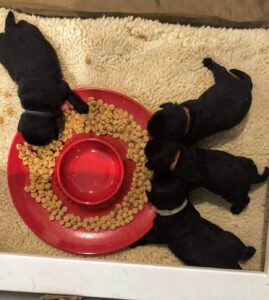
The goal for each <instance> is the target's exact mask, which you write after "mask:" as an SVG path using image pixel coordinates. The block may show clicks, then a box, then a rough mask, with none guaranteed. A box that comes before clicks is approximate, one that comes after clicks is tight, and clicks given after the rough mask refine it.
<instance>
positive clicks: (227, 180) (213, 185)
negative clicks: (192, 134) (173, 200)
mask: <svg viewBox="0 0 269 300" xmlns="http://www.w3.org/2000/svg"><path fill="white" fill-rule="evenodd" d="M145 154H146V157H147V159H148V162H147V163H146V167H147V168H148V169H149V170H154V171H159V172H160V171H162V172H169V171H172V172H173V174H174V176H176V177H177V178H178V179H180V180H181V181H182V182H183V183H184V184H185V185H186V186H187V187H188V189H194V188H197V187H204V188H206V189H208V190H209V191H211V192H213V193H215V194H218V195H221V196H222V197H223V198H224V199H226V200H227V201H228V202H230V203H232V207H231V212H232V213H233V214H239V213H241V212H242V211H243V209H244V208H245V207H246V206H247V205H248V203H249V201H250V198H249V196H248V193H249V191H250V188H251V185H252V184H257V183H261V182H264V181H265V180H266V179H267V178H268V176H269V169H268V168H267V167H266V168H265V170H264V172H263V174H262V175H259V174H258V170H257V167H256V165H255V163H254V162H253V160H252V159H249V158H246V157H242V156H234V155H232V154H229V153H227V152H224V151H219V150H209V149H199V148H197V149H196V148H190V147H187V146H183V145H181V144H179V143H177V142H175V141H171V140H157V139H153V140H150V141H149V142H148V143H147V145H146V148H145Z"/></svg>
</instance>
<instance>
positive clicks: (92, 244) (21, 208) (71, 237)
mask: <svg viewBox="0 0 269 300" xmlns="http://www.w3.org/2000/svg"><path fill="white" fill-rule="evenodd" d="M75 92H76V93H77V94H78V95H79V96H80V97H81V98H82V99H83V100H84V101H87V100H88V98H89V97H94V98H95V99H102V100H103V101H104V102H106V103H108V104H114V105H115V107H116V108H121V109H123V110H125V111H127V112H128V113H129V114H132V115H133V116H134V118H135V120H136V122H137V123H138V124H140V125H141V127H142V128H144V129H146V126H147V122H148V119H149V118H150V116H151V115H150V113H149V112H148V111H147V110H146V109H145V108H144V107H143V106H142V105H141V104H139V103H137V102H136V101H135V100H133V99H132V98H130V97H128V96H126V95H123V94H121V93H118V92H116V91H111V90H107V89H99V88H85V89H76V90H75ZM22 142H24V140H23V138H22V136H21V135H20V134H19V133H16V135H15V137H14V139H13V142H12V145H11V148H10V152H9V158H8V166H7V174H8V184H9V190H10V194H11V198H12V201H13V203H14V205H15V207H16V209H17V211H18V213H19V214H20V216H21V218H22V219H23V221H24V222H25V223H26V225H27V226H28V227H29V228H30V229H31V230H32V231H33V232H34V233H35V234H36V235H37V236H39V237H40V238H41V239H43V240H44V241H46V242H47V243H49V244H51V245H53V246H55V247H57V248H59V249H62V250H65V251H69V252H74V253H81V254H103V253H109V252H113V251H116V250H119V249H122V248H125V247H128V246H129V245H130V244H132V243H134V242H135V241H137V240H138V239H140V238H141V237H142V236H143V235H145V234H146V233H147V232H148V231H149V230H150V229H151V227H152V224H153V219H154V217H155V213H154V211H153V210H152V208H151V206H150V204H146V205H145V206H144V210H142V211H141V212H139V213H138V214H137V215H136V216H135V218H134V220H133V221H132V222H131V223H129V224H127V225H126V226H124V227H120V228H118V229H116V230H107V231H101V232H98V233H95V232H90V231H86V230H85V229H79V230H77V231H74V230H72V229H70V228H65V227H63V226H61V225H60V224H59V223H58V222H52V221H50V220H49V215H48V212H47V211H46V210H45V209H44V208H43V207H42V206H41V205H40V204H38V203H36V201H34V199H32V197H31V195H30V194H29V193H26V192H25V191H24V187H25V185H28V184H29V183H30V181H29V170H28V168H27V167H25V166H24V165H23V164H22V161H21V160H20V159H19V157H18V154H19V152H18V150H17V149H16V144H17V143H22ZM126 153H127V145H126V144H125V143H124V142H123V141H121V140H120V139H116V138H113V137H111V136H99V137H97V136H96V135H95V134H93V133H90V134H78V135H74V136H73V137H72V138H71V139H70V140H68V141H67V142H66V143H65V145H64V147H63V149H62V151H61V153H60V155H59V156H58V158H57V160H56V167H55V172H54V175H53V181H52V188H53V191H54V193H55V194H56V195H57V196H58V197H59V198H60V199H61V201H62V202H63V204H64V205H65V206H67V207H68V209H69V211H68V212H69V213H72V214H74V215H79V216H81V217H82V218H86V217H92V216H96V215H97V216H99V217H101V216H103V215H107V214H108V213H109V212H110V211H111V210H112V209H113V208H114V206H115V205H116V204H117V203H121V202H122V200H123V198H124V196H125V195H126V194H127V193H128V191H129V190H130V188H131V183H132V178H133V173H134V170H135V163H134V162H133V161H132V160H129V159H127V158H126ZM91 195H92V196H91Z"/></svg>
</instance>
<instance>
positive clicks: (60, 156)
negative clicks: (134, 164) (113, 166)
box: [56, 137, 124, 207]
mask: <svg viewBox="0 0 269 300" xmlns="http://www.w3.org/2000/svg"><path fill="white" fill-rule="evenodd" d="M89 140H91V141H95V142H98V143H101V144H104V145H106V146H107V147H108V148H110V149H111V150H112V151H113V152H114V154H115V156H116V157H117V160H118V163H119V165H120V178H119V182H118V184H117V187H116V188H115V190H114V191H113V193H111V194H110V195H108V196H107V197H105V198H104V199H102V200H100V201H98V202H95V203H94V204H93V203H91V202H86V201H80V200H79V199H77V198H75V197H73V196H72V195H71V194H70V193H69V192H68V191H67V190H66V188H65V186H64V184H63V183H62V181H61V179H60V178H61V175H60V169H61V162H62V160H63V157H64V154H65V153H67V151H69V150H70V148H71V147H73V146H75V145H76V144H79V143H82V142H83V141H89ZM56 176H57V181H58V184H59V186H60V188H61V189H62V191H63V192H64V193H65V194H66V195H67V196H68V197H69V198H70V199H72V200H73V201H75V202H77V203H80V204H82V205H88V206H93V207H96V206H98V205H100V204H104V203H106V202H107V201H108V200H109V199H111V198H112V197H113V196H115V194H116V193H117V192H118V190H119V188H120V187H121V185H122V182H123V177H124V166H123V162H122V159H121V157H120V155H119V153H118V151H117V150H116V149H115V147H113V146H112V145H110V144H109V143H107V142H105V141H103V140H101V139H98V138H86V137H85V138H82V139H80V140H76V141H75V142H73V143H71V144H69V145H68V146H67V147H66V148H65V149H64V151H62V153H61V154H60V155H59V159H58V162H57V164H56Z"/></svg>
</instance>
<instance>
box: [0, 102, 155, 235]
mask: <svg viewBox="0 0 269 300" xmlns="http://www.w3.org/2000/svg"><path fill="white" fill-rule="evenodd" d="M88 103H89V105H90V113H89V114H88V115H80V114H78V113H76V112H75V111H73V110H71V109H70V107H69V105H64V108H63V109H64V115H65V119H66V122H65V129H64V130H63V131H62V132H61V133H60V136H59V140H58V141H53V142H52V143H51V144H49V145H47V146H43V147H38V146H29V145H28V144H27V143H23V144H17V145H16V149H17V150H18V151H19V158H20V159H21V160H22V162H23V164H24V165H26V166H28V167H29V171H30V176H29V179H30V182H31V183H30V185H28V186H25V187H24V190H25V192H26V193H31V196H32V198H34V199H35V201H36V202H37V203H40V204H41V205H42V206H43V207H44V208H45V209H46V210H47V212H48V214H49V215H48V218H49V220H51V221H57V222H59V224H60V225H62V226H65V227H66V228H70V229H72V230H78V229H79V228H83V230H88V231H93V232H96V233H97V232H99V231H102V230H115V229H116V228H119V227H121V226H125V225H126V224H128V223H130V222H131V221H132V220H133V219H134V216H135V215H136V214H137V213H139V211H141V210H143V209H144V204H145V203H146V202H147V198H146V197H145V191H146V190H149V189H150V187H151V186H150V177H151V173H150V172H149V171H148V170H147V169H146V168H145V166H144V163H145V162H146V157H145V154H144V148H145V146H146V142H147V141H148V135H147V131H146V130H143V129H142V127H141V125H139V124H137V122H136V121H135V119H134V117H133V116H132V115H129V114H128V112H127V111H123V110H122V109H117V108H116V107H115V106H114V105H113V104H107V103H104V102H103V100H101V99H98V100H97V101H96V100H94V99H93V98H90V99H89V101H88ZM0 121H1V120H0ZM91 131H92V132H94V133H95V134H96V135H111V136H113V137H114V138H120V139H122V140H123V141H124V142H125V143H126V145H128V151H127V154H126V156H127V158H128V159H132V160H133V161H134V162H135V163H136V169H135V171H134V174H133V183H132V186H131V189H130V191H129V192H128V194H127V195H126V196H125V197H124V199H123V201H122V202H121V203H117V204H116V205H115V207H114V208H113V209H112V210H111V211H110V212H109V213H108V214H107V215H105V216H102V217H100V218H99V217H98V216H92V217H89V218H82V217H81V216H77V215H74V214H70V213H68V207H67V206H65V205H64V203H63V202H62V201H61V200H59V199H58V197H57V196H56V195H55V194H54V192H53V190H52V184H51V183H52V178H53V173H54V168H55V162H56V158H57V156H58V155H59V154H60V151H61V150H62V148H63V145H64V143H65V142H66V141H67V140H68V139H69V138H70V137H72V136H73V134H74V133H88V132H91Z"/></svg>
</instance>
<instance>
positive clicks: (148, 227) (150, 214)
mask: <svg viewBox="0 0 269 300" xmlns="http://www.w3.org/2000/svg"><path fill="white" fill-rule="evenodd" d="M73 90H74V91H75V92H80V91H89V90H90V91H97V92H108V93H112V94H115V95H118V96H120V97H123V98H126V99H128V101H130V102H132V103H133V104H135V105H136V106H137V107H140V108H141V109H142V110H144V112H147V113H148V117H149V118H150V117H151V113H150V112H149V111H148V110H147V109H146V108H145V107H144V106H143V105H142V104H140V103H139V102H138V101H135V100H134V99H133V98H131V97H130V96H127V95H125V94H123V93H121V92H119V91H116V90H112V89H107V88H99V87H79V88H75V89H73ZM18 136H19V137H21V134H20V133H19V132H16V134H15V136H14V138H13V140H12V143H11V146H10V149H11V148H12V147H14V144H15V140H16V139H17V138H18ZM11 160H12V157H11V151H9V154H8V161H7V177H8V178H7V179H8V188H9V193H10V197H11V201H12V202H13V205H14V206H15V208H16V210H17V212H18V214H19V215H20V217H21V218H22V220H23V222H24V223H25V224H26V226H27V227H28V228H29V229H30V230H31V231H32V232H33V233H34V234H35V235H36V236H37V237H39V238H40V239H41V240H43V241H45V242H46V243H48V244H49V245H51V246H53V247H55V248H58V249H59V250H62V251H65V252H71V253H75V254H82V255H94V256H96V255H102V254H109V253H113V252H115V251H118V250H121V249H124V248H126V247H128V246H129V245H130V243H125V244H124V243H123V244H122V245H121V246H120V247H110V248H109V250H103V251H101V250H100V251H98V252H96V251H91V250H82V251H79V250H75V251H74V250H72V249H70V248H68V249H66V248H63V247H62V246H60V245H59V244H56V243H55V242H52V241H51V240H50V239H49V238H48V237H42V236H41V234H40V233H39V232H38V230H37V228H33V227H32V226H31V224H30V223H31V222H29V219H27V220H26V219H25V216H24V213H23V211H21V210H20V208H19V205H18V203H15V202H14V201H13V197H12V193H13V192H12V190H11V181H10V179H9V173H10V172H9V167H10V161H11ZM143 212H144V213H145V214H147V215H148V218H149V221H150V222H148V223H147V224H146V226H145V227H144V230H143V232H142V231H141V232H140V234H137V235H136V239H134V241H132V243H134V242H136V241H137V240H139V239H140V238H141V237H143V236H144V235H145V234H146V233H147V232H148V231H149V230H151V229H152V227H153V220H154V218H155V217H156V212H155V210H154V209H153V208H152V205H151V204H149V203H147V204H145V207H144V210H143ZM122 229H125V227H123V228H119V229H117V230H119V231H122ZM117 230H115V232H116V231H117ZM119 234H120V233H119Z"/></svg>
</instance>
